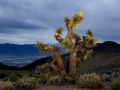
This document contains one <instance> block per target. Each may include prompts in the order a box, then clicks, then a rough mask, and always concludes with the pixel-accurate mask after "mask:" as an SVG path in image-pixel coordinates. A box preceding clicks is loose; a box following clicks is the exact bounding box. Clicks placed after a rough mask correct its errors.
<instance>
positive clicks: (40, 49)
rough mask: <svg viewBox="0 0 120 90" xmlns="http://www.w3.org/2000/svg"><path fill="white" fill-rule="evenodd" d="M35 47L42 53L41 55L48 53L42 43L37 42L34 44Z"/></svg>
mask: <svg viewBox="0 0 120 90" xmlns="http://www.w3.org/2000/svg"><path fill="white" fill-rule="evenodd" d="M36 47H37V49H38V50H39V51H40V52H42V53H47V52H48V50H47V49H45V47H46V45H45V44H43V43H42V42H39V41H37V42H36Z"/></svg>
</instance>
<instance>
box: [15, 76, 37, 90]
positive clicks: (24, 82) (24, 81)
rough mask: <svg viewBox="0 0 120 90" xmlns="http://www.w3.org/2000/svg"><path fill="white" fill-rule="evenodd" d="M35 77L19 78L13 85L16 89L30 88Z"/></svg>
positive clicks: (33, 84) (34, 82)
mask: <svg viewBox="0 0 120 90" xmlns="http://www.w3.org/2000/svg"><path fill="white" fill-rule="evenodd" d="M35 84H36V79H35V78H30V77H23V78H20V79H19V81H17V82H16V83H15V87H16V88H17V89H18V90H32V88H34V87H35Z"/></svg>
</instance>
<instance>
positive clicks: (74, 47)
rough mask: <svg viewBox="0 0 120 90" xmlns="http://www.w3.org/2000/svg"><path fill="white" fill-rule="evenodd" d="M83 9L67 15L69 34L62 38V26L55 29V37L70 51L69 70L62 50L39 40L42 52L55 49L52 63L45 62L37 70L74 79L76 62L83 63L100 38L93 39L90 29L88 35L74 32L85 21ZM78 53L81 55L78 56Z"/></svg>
mask: <svg viewBox="0 0 120 90" xmlns="http://www.w3.org/2000/svg"><path fill="white" fill-rule="evenodd" d="M82 14H83V10H80V12H78V13H75V14H74V15H73V17H71V18H69V17H65V18H64V23H65V25H66V28H67V31H68V33H67V35H66V37H65V38H62V37H61V36H60V35H61V34H62V32H63V28H62V27H58V28H57V29H56V30H55V34H54V37H55V39H56V40H57V41H58V42H59V43H60V45H61V47H62V49H64V50H65V51H67V52H68V53H69V65H68V66H69V67H68V68H69V72H67V71H66V70H65V66H64V64H63V60H62V58H61V55H60V52H59V50H58V48H57V47H55V46H46V45H44V44H43V43H42V42H39V41H37V43H36V47H37V48H38V50H39V51H40V52H42V53H47V52H48V51H49V50H52V51H54V53H53V54H52V58H53V61H52V62H50V63H45V64H43V65H42V66H37V68H36V72H41V71H43V70H45V71H46V74H53V73H54V72H57V73H60V74H63V75H65V79H66V80H67V81H72V80H73V78H74V77H75V75H76V70H77V67H76V64H78V63H82V62H83V61H85V60H86V59H88V58H89V56H90V54H91V53H92V48H93V47H95V46H96V44H97V42H98V39H93V32H92V31H91V30H90V29H88V30H87V31H86V36H82V37H80V36H79V35H78V34H77V33H75V32H73V31H74V29H75V28H77V27H78V26H79V25H80V23H81V22H82V21H83V19H84V18H83V16H82ZM77 53H80V56H79V57H77Z"/></svg>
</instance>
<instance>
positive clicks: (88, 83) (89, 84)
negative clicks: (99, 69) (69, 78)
mask: <svg viewBox="0 0 120 90" xmlns="http://www.w3.org/2000/svg"><path fill="white" fill-rule="evenodd" d="M76 84H78V86H79V87H83V88H91V89H96V88H101V87H102V86H103V82H102V80H101V77H100V76H98V75H97V74H95V73H91V74H83V75H80V76H79V77H78V78H77V79H76Z"/></svg>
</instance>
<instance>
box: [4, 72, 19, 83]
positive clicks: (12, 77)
mask: <svg viewBox="0 0 120 90" xmlns="http://www.w3.org/2000/svg"><path fill="white" fill-rule="evenodd" d="M18 79H19V77H18V76H16V75H15V74H12V75H10V76H7V77H5V78H4V79H3V81H8V80H9V81H11V82H16V81H17V80H18Z"/></svg>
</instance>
